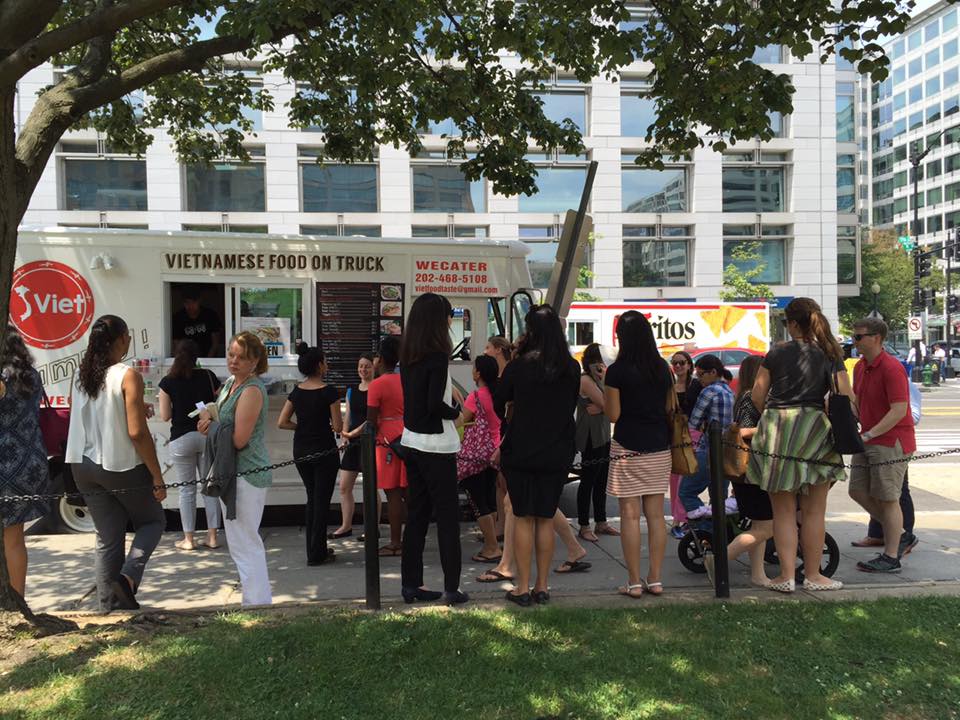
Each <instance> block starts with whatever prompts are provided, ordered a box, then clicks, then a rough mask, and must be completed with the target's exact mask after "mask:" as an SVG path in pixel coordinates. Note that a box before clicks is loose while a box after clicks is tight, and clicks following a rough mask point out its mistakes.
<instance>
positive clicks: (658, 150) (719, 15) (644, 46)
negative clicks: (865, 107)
mask: <svg viewBox="0 0 960 720" xmlns="http://www.w3.org/2000/svg"><path fill="white" fill-rule="evenodd" d="M835 4H836V7H835ZM913 6H914V1H913V0H839V2H836V0H793V1H792V2H790V3H780V2H771V1H769V0H759V1H758V0H650V2H648V3H644V4H643V5H642V9H641V10H640V11H639V12H637V11H633V12H632V11H631V10H630V9H628V7H627V4H626V2H624V1H623V0H538V1H532V0H531V1H528V2H514V1H513V0H229V1H228V2H214V1H213V0H0V317H5V316H6V315H7V308H8V299H9V294H10V279H11V275H12V271H13V261H14V252H15V248H16V228H17V226H18V224H19V223H20V221H21V219H22V218H23V215H24V213H25V212H26V209H27V206H28V204H29V202H30V198H31V196H32V194H33V191H34V189H35V187H36V185H37V182H38V181H39V179H40V176H41V174H42V173H43V170H44V168H45V167H46V165H47V161H48V159H49V157H50V155H51V153H52V152H53V151H54V149H55V147H56V145H57V143H58V142H59V140H60V138H61V137H62V136H63V134H64V133H65V132H67V131H68V130H71V129H76V128H82V127H94V128H96V129H97V130H98V131H100V132H101V133H103V134H104V136H105V139H106V141H107V142H108V143H109V144H110V145H111V146H112V147H113V148H114V149H115V150H117V151H120V152H134V153H138V152H142V151H143V149H144V148H145V147H146V146H147V145H148V144H149V143H150V142H151V140H152V135H151V134H150V132H149V130H150V129H151V128H161V127H162V128H166V129H167V131H168V132H169V134H170V136H171V138H172V139H173V143H174V145H175V150H176V152H177V153H178V155H179V156H180V158H181V160H183V161H184V162H188V163H204V162H209V161H211V160H213V159H216V158H221V157H240V158H244V157H245V156H246V151H245V150H244V147H243V145H242V141H243V139H244V133H245V132H247V131H249V130H251V129H252V126H251V122H250V120H249V118H244V117H243V114H242V108H243V107H244V106H248V107H249V106H253V107H258V108H261V109H268V108H272V107H273V105H274V99H273V97H272V96H271V92H270V88H268V87H262V88H260V87H254V86H253V85H252V83H251V80H252V78H251V77H250V73H247V72H244V71H243V68H244V65H245V64H246V65H247V66H248V67H249V66H255V67H258V68H260V69H262V70H266V71H280V72H282V73H283V74H284V75H285V76H286V77H288V78H290V79H292V80H293V81H294V82H295V83H296V85H297V92H296V95H295V97H294V98H293V99H292V100H291V101H290V103H289V107H288V111H289V116H290V120H291V124H293V125H295V126H296V125H299V126H303V127H307V126H311V127H314V128H317V129H319V130H320V131H321V132H322V137H323V142H324V157H326V158H330V159H335V160H342V161H349V160H357V159H366V158H370V157H372V156H373V153H374V151H375V149H376V147H377V146H378V145H380V144H392V145H398V146H399V145H402V146H405V147H407V148H408V149H409V150H410V152H411V153H412V154H415V153H416V152H417V150H418V149H419V147H420V139H419V135H418V128H421V127H423V126H424V125H426V124H428V123H429V122H430V121H434V122H437V121H442V120H446V119H447V118H450V119H452V121H453V123H454V124H455V125H456V126H457V128H458V129H459V132H460V134H459V136H458V137H456V138H451V139H450V141H449V145H448V152H449V153H450V154H451V155H453V156H465V148H466V147H467V146H469V147H470V148H471V157H470V159H469V160H467V162H465V163H464V165H463V166H462V169H463V171H464V173H465V175H466V176H467V178H468V179H471V180H472V179H477V178H479V177H480V176H481V175H482V176H485V177H486V178H488V179H489V180H490V181H491V183H492V185H493V188H494V190H495V191H497V192H502V193H519V192H524V193H531V192H533V191H534V189H535V171H534V167H533V165H532V164H531V163H530V162H528V161H527V160H525V159H524V155H525V154H527V152H528V147H539V148H542V150H543V151H544V152H551V151H553V150H556V149H561V150H562V151H563V152H565V153H576V152H580V151H581V150H582V149H583V148H582V139H581V136H580V133H579V131H578V130H577V128H576V126H575V124H574V123H573V122H571V121H563V122H559V123H558V122H552V121H550V120H548V119H547V118H546V117H545V116H544V113H543V111H542V101H541V100H540V99H539V98H537V97H535V93H536V92H537V91H542V89H543V85H544V81H546V80H548V79H550V78H552V77H554V75H555V73H558V72H559V73H562V74H565V75H566V74H569V75H571V76H574V77H576V78H577V79H579V80H581V81H584V82H586V81H589V80H590V79H591V78H593V77H596V76H600V75H616V74H617V73H618V71H619V70H620V69H621V68H623V67H624V66H626V65H628V64H630V63H632V62H634V60H635V59H637V60H640V61H642V62H645V63H648V65H647V69H648V70H650V72H651V78H652V83H651V87H650V94H651V96H652V97H653V98H654V99H655V102H656V108H657V114H656V120H655V122H654V124H653V125H652V126H650V127H648V128H647V137H648V138H650V139H651V140H652V139H653V138H655V141H653V142H652V144H651V145H650V146H649V148H648V149H646V150H645V151H644V152H643V153H642V154H641V156H640V157H639V158H638V160H639V161H640V162H641V163H643V164H646V165H649V166H654V167H656V166H659V165H660V163H661V158H662V157H663V156H664V155H678V154H682V153H684V152H688V151H689V150H691V149H692V148H695V147H698V146H701V145H703V144H707V145H711V146H713V147H714V148H716V149H722V148H723V147H725V146H726V145H727V144H728V143H730V142H733V141H736V140H740V139H744V138H752V137H755V136H758V137H760V138H769V137H771V134H772V132H771V129H770V126H769V121H768V115H767V113H768V111H771V110H772V111H776V112H778V113H781V114H787V113H789V112H790V111H791V109H792V108H791V102H790V98H791V94H792V87H791V84H790V80H789V76H788V75H787V74H785V73H778V72H777V71H776V68H775V67H774V68H773V69H771V68H769V67H762V66H761V65H759V64H757V63H755V62H753V60H752V58H754V55H755V53H756V52H757V50H758V49H763V48H767V47H769V46H771V45H780V46H782V47H783V48H785V50H786V51H788V52H789V53H791V54H792V55H794V56H797V57H804V56H807V55H810V54H812V53H817V54H818V55H819V56H820V57H821V58H822V59H823V60H826V59H827V58H828V57H829V56H830V55H831V54H833V53H835V52H839V53H840V54H841V55H842V56H843V57H845V58H846V59H847V60H849V61H852V62H857V63H859V69H860V70H861V71H862V72H872V73H874V76H875V77H877V78H882V77H883V76H885V75H886V68H887V61H886V58H885V57H884V56H883V53H882V49H881V47H880V46H879V45H878V44H877V43H876V41H877V40H878V38H880V37H881V36H883V35H890V34H895V33H897V32H899V31H901V30H902V29H903V27H904V26H905V24H906V22H907V20H908V13H909V11H910V10H911V9H912V8H913ZM854 44H858V47H857V49H854V48H853V45H854ZM48 62H50V63H53V64H54V65H55V66H57V67H59V68H62V69H63V70H64V71H63V72H62V74H60V75H59V76H58V79H57V81H56V82H55V84H53V85H52V86H51V87H49V88H47V89H46V90H45V91H44V92H43V94H42V95H41V97H40V98H39V101H38V102H37V104H36V105H35V106H34V108H33V110H32V111H31V113H30V115H29V117H28V118H27V119H26V120H25V121H24V122H23V124H22V125H19V126H17V125H16V120H17V118H16V113H15V97H16V92H17V83H18V81H20V80H21V79H22V78H23V77H24V76H25V75H26V74H27V73H28V72H29V71H30V70H32V69H34V68H37V67H39V66H40V65H42V64H44V63H48ZM144 96H145V97H146V98H147V100H146V101H145V102H143V100H142V98H143V97H144ZM141 105H142V106H141ZM4 332H5V323H0V339H2V334H3V333H4ZM0 566H2V563H0ZM5 573H6V571H5V568H4V567H0V604H2V601H3V598H2V588H3V586H4V585H5V583H4V578H5Z"/></svg>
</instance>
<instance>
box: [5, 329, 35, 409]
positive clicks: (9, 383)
mask: <svg viewBox="0 0 960 720" xmlns="http://www.w3.org/2000/svg"><path fill="white" fill-rule="evenodd" d="M2 350H3V352H0V380H2V382H3V383H4V384H5V385H6V389H7V390H10V391H12V392H15V393H16V394H17V395H20V396H21V397H25V398H28V397H30V396H31V395H33V392H34V390H36V389H37V388H36V387H35V386H34V382H35V380H36V373H35V372H33V356H32V355H31V354H30V351H29V350H27V346H26V345H25V344H24V342H23V338H22V337H20V333H18V332H17V329H16V328H15V327H14V326H13V325H12V324H11V323H7V335H6V338H5V339H4V341H3V348H2ZM0 397H3V393H0Z"/></svg>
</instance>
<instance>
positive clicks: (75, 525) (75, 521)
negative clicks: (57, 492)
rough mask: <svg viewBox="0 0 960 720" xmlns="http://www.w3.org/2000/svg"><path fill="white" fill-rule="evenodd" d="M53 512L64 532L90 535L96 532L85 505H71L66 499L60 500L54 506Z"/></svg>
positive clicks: (91, 517)
mask: <svg viewBox="0 0 960 720" xmlns="http://www.w3.org/2000/svg"><path fill="white" fill-rule="evenodd" d="M55 512H56V515H57V517H56V520H57V521H58V525H59V527H60V528H61V529H62V530H64V531H66V532H74V533H92V532H94V531H95V530H96V528H95V527H94V525H93V516H92V515H91V514H90V511H89V510H88V509H87V506H86V505H71V504H70V503H68V502H67V499H66V498H60V499H59V500H57V502H56V504H55Z"/></svg>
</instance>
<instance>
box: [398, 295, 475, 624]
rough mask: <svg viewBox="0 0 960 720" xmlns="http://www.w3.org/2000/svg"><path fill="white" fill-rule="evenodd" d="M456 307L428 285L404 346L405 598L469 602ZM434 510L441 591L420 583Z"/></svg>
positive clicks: (410, 319) (416, 304)
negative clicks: (453, 372)
mask: <svg viewBox="0 0 960 720" xmlns="http://www.w3.org/2000/svg"><path fill="white" fill-rule="evenodd" d="M452 321H453V308H452V307H451V305H450V302H449V301H448V300H447V299H446V298H445V297H443V296H442V295H437V294H435V293H424V294H423V295H420V296H419V297H417V299H416V300H414V301H413V305H411V307H410V314H409V316H408V317H407V324H406V327H405V328H404V333H403V340H402V343H401V346H400V382H401V384H402V386H403V435H402V436H401V439H400V442H401V444H402V445H403V448H404V454H405V455H406V457H405V459H404V461H405V462H406V467H407V484H408V487H407V526H406V529H405V530H404V532H403V554H402V556H401V562H400V565H401V568H400V574H401V585H402V592H403V599H404V600H405V601H406V602H408V603H411V602H416V601H418V600H437V599H440V598H441V596H442V598H443V602H444V603H446V604H447V605H454V604H459V603H464V602H466V601H467V600H468V599H469V598H468V597H467V594H466V593H464V592H463V591H461V590H460V523H459V511H460V508H459V504H458V500H457V451H458V450H459V449H460V437H459V435H457V429H456V426H455V424H454V421H455V420H456V419H457V418H458V417H460V408H459V406H456V405H454V401H453V385H452V382H451V378H450V373H449V369H448V365H449V362H450V352H451V350H452V345H451V342H450V323H451V322H452ZM431 510H432V511H433V512H434V513H435V514H436V519H437V540H438V543H439V545H440V564H441V565H442V566H443V590H444V591H443V593H442V594H441V593H439V592H436V591H432V590H427V589H426V588H425V587H424V586H423V546H424V542H425V540H426V537H427V528H428V527H429V525H430V515H431Z"/></svg>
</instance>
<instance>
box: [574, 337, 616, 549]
mask: <svg viewBox="0 0 960 720" xmlns="http://www.w3.org/2000/svg"><path fill="white" fill-rule="evenodd" d="M580 364H581V365H582V366H583V374H582V375H581V376H580V397H579V399H578V400H577V451H578V452H580V453H581V457H582V458H583V462H584V466H583V469H582V470H580V483H579V486H578V487H577V516H578V519H579V523H580V532H579V535H580V537H581V538H582V539H583V540H587V541H588V542H597V535H614V536H617V535H619V534H620V533H619V532H618V531H617V530H615V529H614V528H612V527H610V524H609V523H608V522H607V473H608V470H609V469H610V466H609V464H607V463H606V462H600V463H597V462H596V461H597V460H600V459H603V458H607V457H609V456H610V421H609V420H608V419H607V418H606V416H605V415H604V414H603V378H604V375H605V374H606V372H607V364H606V363H605V362H604V361H603V356H602V355H601V354H600V346H599V345H598V344H597V343H590V344H589V345H587V346H586V347H585V348H584V349H583V356H582V358H581V360H580ZM591 500H592V501H593V519H594V521H595V522H596V527H595V529H594V530H591V529H590V501H591Z"/></svg>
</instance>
